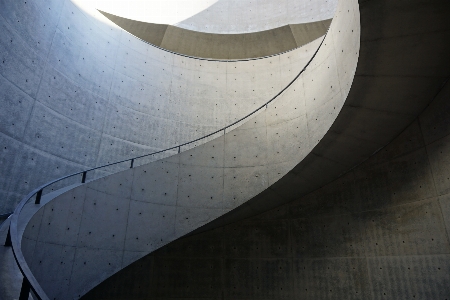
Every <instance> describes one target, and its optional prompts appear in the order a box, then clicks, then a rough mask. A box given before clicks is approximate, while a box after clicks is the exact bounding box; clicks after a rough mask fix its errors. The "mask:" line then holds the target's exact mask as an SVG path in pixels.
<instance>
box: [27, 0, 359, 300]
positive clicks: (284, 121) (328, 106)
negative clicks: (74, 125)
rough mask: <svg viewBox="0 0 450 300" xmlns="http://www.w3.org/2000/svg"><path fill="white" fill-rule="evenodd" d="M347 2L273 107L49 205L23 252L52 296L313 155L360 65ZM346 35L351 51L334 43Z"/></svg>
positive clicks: (68, 292) (89, 282) (352, 6)
mask: <svg viewBox="0 0 450 300" xmlns="http://www.w3.org/2000/svg"><path fill="white" fill-rule="evenodd" d="M341 6H342V7H343V8H345V11H342V12H338V13H337V15H336V17H337V20H340V18H339V17H340V14H341V15H342V16H345V18H346V20H347V21H346V22H335V21H334V20H333V22H332V23H331V26H330V31H329V33H328V34H327V36H326V37H325V39H324V41H323V45H322V46H321V47H320V49H319V50H318V52H317V55H316V56H315V58H314V59H313V61H312V63H311V64H310V65H309V66H308V67H307V69H306V71H305V72H303V73H302V74H301V75H300V76H299V78H298V79H297V80H296V81H295V82H294V83H293V84H292V85H291V86H290V87H289V88H288V89H286V90H285V91H284V92H283V93H282V94H281V95H280V97H278V98H277V99H276V100H275V101H274V102H272V103H270V105H269V106H268V107H267V108H266V109H265V110H263V111H261V112H260V113H258V114H257V115H256V116H254V117H253V118H250V119H249V120H246V121H245V122H244V123H242V124H237V125H236V128H235V129H233V130H232V131H229V132H227V133H226V134H225V135H221V136H219V137H217V138H215V139H213V140H211V141H210V142H208V143H205V144H202V145H198V146H196V147H194V148H192V149H190V150H187V151H184V152H182V153H180V154H178V155H174V156H172V157H169V158H165V159H162V160H159V161H156V162H153V163H150V164H145V165H141V166H138V167H135V168H133V169H129V170H127V171H122V172H119V173H116V174H113V175H109V176H107V177H104V178H102V179H98V180H94V181H92V182H90V183H87V184H85V185H82V186H79V187H77V188H74V189H72V190H70V191H68V192H66V193H65V194H63V195H61V196H59V197H56V198H55V199H54V200H53V201H51V202H49V203H48V204H47V205H45V206H44V207H43V208H42V209H40V210H39V211H38V213H36V215H35V217H33V218H32V219H31V221H30V223H29V225H28V227H27V229H26V231H25V233H24V239H23V241H22V243H23V245H24V246H23V247H22V248H24V247H26V248H27V251H26V253H25V252H24V255H25V257H26V259H27V262H29V266H30V268H31V270H32V272H33V274H35V277H36V278H37V279H38V281H39V282H40V284H41V285H42V287H43V289H44V290H45V291H46V292H47V293H48V295H49V297H50V298H56V299H61V298H79V297H80V296H82V295H83V294H85V293H86V292H87V291H89V290H90V289H91V288H93V287H94V286H96V285H97V284H98V283H100V282H101V281H103V280H104V279H106V278H107V277H109V276H110V275H112V274H114V273H115V272H117V271H119V270H120V269H122V268H123V267H125V266H127V265H128V264H130V263H132V262H133V261H135V260H137V259H139V258H141V257H143V256H144V255H146V254H148V253H150V252H152V251H154V250H155V249H158V248H159V247H161V246H163V245H165V244H167V243H168V242H171V241H173V240H175V239H177V238H179V237H182V236H184V235H185V234H188V233H190V232H191V231H193V230H195V229H197V228H199V227H201V226H203V225H205V224H207V223H209V222H210V221H212V220H214V219H215V218H217V217H219V216H221V215H223V214H225V213H227V212H229V211H230V210H233V209H235V208H236V207H238V206H240V205H242V204H243V203H245V202H246V201H247V200H249V199H251V198H253V197H254V196H256V195H258V194H260V193H261V192H263V191H265V190H266V189H267V188H268V187H269V186H271V185H272V184H274V183H275V182H277V181H278V180H279V179H280V178H281V177H283V176H284V175H285V174H286V173H287V172H288V171H289V170H291V169H292V168H294V167H295V166H296V165H297V164H298V162H300V161H301V160H302V159H304V158H305V157H306V156H307V155H308V154H309V153H310V151H311V150H312V149H313V148H314V147H315V146H316V145H317V143H318V142H319V141H320V140H321V139H322V137H323V136H324V135H325V134H326V132H327V131H328V129H329V127H330V126H331V124H332V123H333V122H334V120H335V118H336V117H337V115H338V112H339V111H340V109H341V108H342V106H343V104H344V101H345V99H346V96H347V94H348V90H349V89H348V86H349V85H350V84H351V82H352V79H353V77H352V74H354V72H355V69H356V64H357V60H358V52H359V36H360V35H359V10H358V4H357V2H356V1H351V0H343V1H342V4H341ZM341 38H342V39H346V40H347V42H345V44H347V47H348V49H351V52H350V51H349V52H348V53H344V52H343V51H340V50H341V49H337V48H336V47H335V43H336V42H335V41H339V40H340V39H341ZM344 59H346V61H347V64H338V63H337V62H338V61H342V60H344ZM247 63H248V66H249V67H250V66H251V62H247ZM138 163H139V162H137V164H136V165H139V164H138ZM31 224H32V225H31ZM39 224H40V225H39ZM33 225H34V226H35V227H32V226H33ZM143 228H145V230H142V229H143ZM48 253H52V255H49V254H48ZM56 258H58V261H60V262H61V264H55V259H56Z"/></svg>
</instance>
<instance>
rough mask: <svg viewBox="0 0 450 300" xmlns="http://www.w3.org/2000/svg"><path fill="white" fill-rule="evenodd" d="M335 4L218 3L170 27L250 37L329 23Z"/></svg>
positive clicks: (282, 0)
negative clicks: (274, 30) (251, 33)
mask: <svg viewBox="0 0 450 300" xmlns="http://www.w3.org/2000/svg"><path fill="white" fill-rule="evenodd" d="M337 2H338V1H337V0H317V1H310V0H263V1H261V0H258V1H254V0H219V1H217V2H216V3H214V4H213V5H211V6H210V7H208V8H207V9H205V10H203V11H201V12H199V13H197V14H196V15H194V16H192V17H190V18H188V19H186V20H183V21H181V22H178V23H176V24H171V25H174V26H177V27H180V28H184V29H188V30H193V31H198V32H207V33H216V34H239V33H250V32H256V31H264V30H270V29H274V28H277V27H282V26H285V25H289V24H300V23H311V22H317V21H323V20H326V19H330V18H332V17H333V15H334V12H335V9H336V5H337ZM117 15H118V13H117ZM131 19H133V18H131ZM148 22H151V21H148Z"/></svg>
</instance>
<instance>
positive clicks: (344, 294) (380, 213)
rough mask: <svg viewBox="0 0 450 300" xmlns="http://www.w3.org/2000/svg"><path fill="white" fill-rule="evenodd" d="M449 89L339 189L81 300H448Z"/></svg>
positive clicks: (189, 242) (224, 230) (123, 276)
mask: <svg viewBox="0 0 450 300" xmlns="http://www.w3.org/2000/svg"><path fill="white" fill-rule="evenodd" d="M449 97H450V82H448V83H447V84H446V86H445V87H444V89H443V90H442V91H441V93H440V94H439V95H438V96H437V97H436V99H435V100H434V101H433V102H432V103H431V104H430V105H429V106H428V107H427V109H426V110H425V111H424V112H423V113H422V114H421V115H420V116H419V117H418V118H417V119H416V120H414V121H413V123H412V124H411V125H410V126H409V127H408V128H406V129H405V130H404V131H403V132H402V133H401V134H400V135H399V136H398V137H396V139H394V141H392V142H391V143H390V144H389V145H387V146H386V147H384V148H383V149H381V150H380V151H379V152H378V153H376V154H375V155H373V156H372V157H371V158H370V159H369V160H367V161H366V162H364V163H363V164H361V165H359V166H358V167H356V168H355V169H353V170H352V171H350V172H349V173H347V174H345V175H344V176H342V177H340V178H338V179H337V180H335V181H333V182H332V183H330V184H328V185H326V186H324V187H322V188H321V189H318V190H316V191H314V192H313V193H311V194H309V195H307V196H305V197H301V198H299V199H297V200H295V201H293V202H291V203H289V204H286V205H283V206H279V207H277V208H275V209H272V210H269V211H267V212H264V213H263V214H260V215H257V216H254V217H252V218H249V219H246V220H243V221H240V222H237V223H233V224H230V225H227V226H225V227H220V228H217V229H214V230H211V231H207V232H203V233H200V234H197V235H193V236H190V237H186V238H182V239H179V240H177V241H175V242H172V243H170V244H169V245H167V246H165V247H163V248H161V249H159V250H157V251H155V252H154V253H152V254H150V255H148V256H146V257H144V258H142V259H140V260H138V261H137V262H135V263H133V264H131V265H130V266H128V267H127V268H125V269H123V270H121V271H120V272H118V273H117V274H115V275H113V276H112V277H111V278H109V279H107V280H106V281H104V282H103V283H101V284H100V285H99V286H97V287H96V288H94V289H93V290H92V291H91V292H89V293H88V294H87V295H86V296H85V297H83V298H82V299H86V300H87V299H314V300H315V299H399V300H400V299H421V300H428V299H442V300H444V299H448V298H449V297H450V180H449V178H448V177H449V176H450V175H449V174H450V118H449V116H450V102H449V101H448V100H449Z"/></svg>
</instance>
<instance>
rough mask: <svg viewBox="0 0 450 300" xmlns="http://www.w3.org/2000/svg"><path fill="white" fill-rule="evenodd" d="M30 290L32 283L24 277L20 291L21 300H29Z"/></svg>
mask: <svg viewBox="0 0 450 300" xmlns="http://www.w3.org/2000/svg"><path fill="white" fill-rule="evenodd" d="M30 288H31V285H30V282H29V281H28V279H27V278H26V277H24V278H23V281H22V288H21V289H20V296H19V300H28V297H29V296H30Z"/></svg>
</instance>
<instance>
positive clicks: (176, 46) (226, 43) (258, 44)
mask: <svg viewBox="0 0 450 300" xmlns="http://www.w3.org/2000/svg"><path fill="white" fill-rule="evenodd" d="M100 12H101V13H102V14H103V15H105V17H107V18H108V19H110V20H111V21H112V22H114V23H115V24H117V25H118V26H119V27H121V28H123V29H124V30H126V31H128V32H129V33H131V34H132V35H134V36H136V37H138V38H140V39H142V40H144V41H146V42H149V43H150V44H152V45H155V46H159V47H161V48H163V49H165V50H168V51H172V52H175V53H180V54H184V55H188V56H194V57H200V58H210V59H248V58H258V57H264V56H271V55H276V54H279V53H283V52H287V51H291V50H293V49H295V48H298V47H301V46H303V45H305V44H308V43H310V42H312V41H314V40H316V39H318V38H319V37H321V36H323V35H324V34H325V33H326V32H327V29H328V27H329V26H330V23H331V19H328V20H323V21H317V22H312V23H302V24H290V25H285V26H282V27H278V28H274V29H270V30H265V31H259V32H252V33H242V34H214V33H203V32H198V31H192V30H187V29H183V28H179V27H176V26H172V25H164V24H153V23H145V22H140V21H135V20H132V19H127V18H123V17H120V16H116V15H112V14H109V13H107V12H104V11H100Z"/></svg>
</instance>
